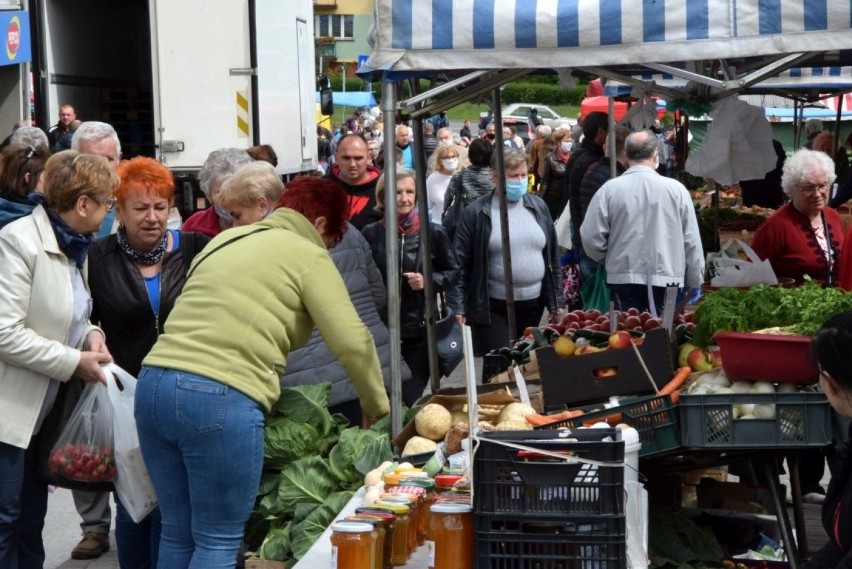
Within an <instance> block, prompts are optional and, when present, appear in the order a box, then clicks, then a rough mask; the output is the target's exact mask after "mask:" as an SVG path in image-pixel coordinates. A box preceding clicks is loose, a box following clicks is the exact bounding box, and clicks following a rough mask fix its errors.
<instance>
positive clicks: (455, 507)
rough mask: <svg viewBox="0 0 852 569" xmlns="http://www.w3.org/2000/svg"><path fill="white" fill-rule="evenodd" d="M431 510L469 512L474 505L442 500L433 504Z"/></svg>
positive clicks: (437, 512)
mask: <svg viewBox="0 0 852 569" xmlns="http://www.w3.org/2000/svg"><path fill="white" fill-rule="evenodd" d="M429 510H430V511H431V512H432V513H433V514H469V513H471V512H472V511H473V506H468V505H467V504H453V503H450V502H440V503H438V504H433V505H432V507H431V508H429Z"/></svg>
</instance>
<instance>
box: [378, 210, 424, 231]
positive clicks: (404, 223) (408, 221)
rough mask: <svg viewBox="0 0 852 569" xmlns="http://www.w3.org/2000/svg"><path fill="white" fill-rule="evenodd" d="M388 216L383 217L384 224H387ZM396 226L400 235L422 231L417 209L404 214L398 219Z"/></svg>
mask: <svg viewBox="0 0 852 569" xmlns="http://www.w3.org/2000/svg"><path fill="white" fill-rule="evenodd" d="M386 219H387V218H384V217H383V218H382V225H386V224H387V221H386ZM396 228H397V231H399V234H400V235H413V234H415V233H417V232H418V231H420V215H419V214H418V213H417V210H416V209H412V210H411V211H409V212H408V213H407V214H405V215H404V216H402V217H400V218H399V219H397V220H396Z"/></svg>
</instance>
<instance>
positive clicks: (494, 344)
mask: <svg viewBox="0 0 852 569" xmlns="http://www.w3.org/2000/svg"><path fill="white" fill-rule="evenodd" d="M488 304H489V309H490V312H491V323H490V324H471V326H470V327H471V332H472V333H473V352H474V354H475V355H477V356H483V355H485V354H486V353H488V352H490V351H491V350H494V349H497V348H503V347H506V346H509V345H510V344H511V342H512V341H513V340H516V339H517V338H520V337H521V336H523V335H524V329H525V328H527V327H529V326H536V327H537V326H538V325H539V324H541V317H542V312H543V311H544V302H543V301H542V299H541V297H539V298H536V299H534V300H516V301H515V329H514V330H513V331H511V334H510V331H509V318H508V309H507V306H506V301H505V300H501V299H498V298H489V299H488Z"/></svg>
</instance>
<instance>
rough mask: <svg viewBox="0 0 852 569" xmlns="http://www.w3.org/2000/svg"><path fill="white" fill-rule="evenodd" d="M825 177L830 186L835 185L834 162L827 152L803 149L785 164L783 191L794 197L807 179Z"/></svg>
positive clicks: (782, 178) (782, 182) (782, 177)
mask: <svg viewBox="0 0 852 569" xmlns="http://www.w3.org/2000/svg"><path fill="white" fill-rule="evenodd" d="M814 175H817V176H820V175H825V177H826V179H827V180H828V184H829V185H831V184H833V183H834V180H835V179H837V175H836V174H835V173H834V161H833V160H832V159H831V158H830V157H829V156H828V154H826V153H825V152H819V151H817V150H808V149H807V148H802V149H800V150H797V151H796V152H794V153H793V155H792V156H790V157H789V158H788V159H787V160H786V161H785V162H784V169H783V171H782V174H781V189H782V190H784V193H785V194H787V195H788V196H791V197H792V195H793V192H795V191H796V190H797V189H798V188H799V186H801V185H802V182H804V181H805V180H806V179H807V178H811V177H813V176H814Z"/></svg>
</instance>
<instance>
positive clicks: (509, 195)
mask: <svg viewBox="0 0 852 569" xmlns="http://www.w3.org/2000/svg"><path fill="white" fill-rule="evenodd" d="M528 187H529V180H528V179H527V178H524V179H522V180H506V201H510V202H516V201H519V200H520V199H521V198H522V197H524V194H525V193H527V188H528Z"/></svg>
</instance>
